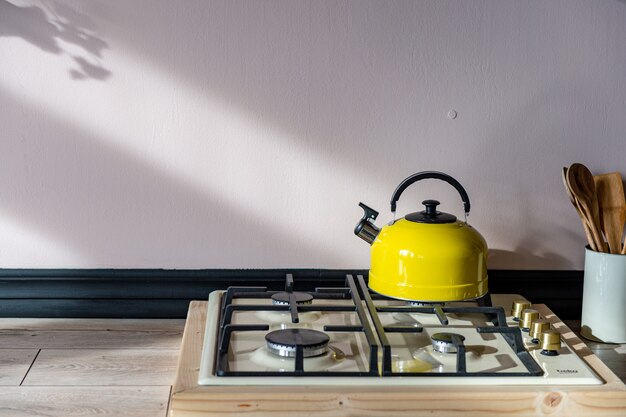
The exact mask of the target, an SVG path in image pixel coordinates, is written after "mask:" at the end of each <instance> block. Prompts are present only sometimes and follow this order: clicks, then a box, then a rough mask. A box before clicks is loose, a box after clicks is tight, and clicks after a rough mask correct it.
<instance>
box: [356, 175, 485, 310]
mask: <svg viewBox="0 0 626 417" xmlns="http://www.w3.org/2000/svg"><path fill="white" fill-rule="evenodd" d="M429 178H432V179H439V180H443V181H445V182H447V183H449V184H450V185H452V186H453V187H454V188H456V190H457V191H458V192H459V194H460V195H461V199H462V201H463V205H464V209H465V218H466V219H467V215H468V214H469V211H470V201H469V197H468V195H467V192H466V191H465V189H464V188H463V186H461V184H460V183H459V182H458V181H457V180H455V179H454V178H452V177H451V176H449V175H447V174H444V173H443V172H436V171H424V172H418V173H417V174H414V175H411V176H410V177H408V178H406V179H405V180H404V181H402V182H401V183H400V185H398V187H397V188H396V190H395V191H394V193H393V196H392V197H391V212H392V213H395V211H396V203H397V202H398V200H399V198H400V195H401V194H402V192H403V191H404V190H405V189H406V188H407V187H408V186H409V185H411V184H413V183H415V182H417V181H420V180H423V179H429ZM422 204H424V206H425V209H424V210H423V211H419V212H415V213H410V214H407V215H406V216H405V217H403V218H401V219H399V220H395V221H393V222H391V223H389V224H388V225H386V226H384V227H383V228H382V229H379V228H378V227H376V226H375V225H374V220H376V217H378V212H377V211H376V210H374V209H371V208H370V207H368V206H366V205H365V204H363V203H359V206H360V207H361V208H363V210H364V211H365V214H364V215H363V218H362V219H361V220H360V221H359V223H358V224H357V225H356V227H355V229H354V233H355V234H356V235H357V236H359V237H360V238H362V239H363V240H365V241H366V242H368V243H370V244H371V265H370V271H369V287H370V289H372V290H373V291H375V292H377V293H379V294H382V295H385V296H388V297H392V298H397V299H401V300H411V301H421V302H426V303H428V302H430V303H433V302H447V301H462V300H471V299H476V298H480V297H483V296H485V295H486V294H487V292H488V288H487V243H486V242H485V239H484V238H483V237H482V236H481V235H480V233H478V231H477V230H476V229H474V228H473V227H472V226H470V225H469V224H467V220H465V221H459V220H457V218H456V217H455V216H453V215H451V214H448V213H443V212H440V211H437V206H438V205H439V202H438V201H436V200H425V201H423V202H422Z"/></svg>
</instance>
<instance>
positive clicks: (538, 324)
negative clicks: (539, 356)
mask: <svg viewBox="0 0 626 417" xmlns="http://www.w3.org/2000/svg"><path fill="white" fill-rule="evenodd" d="M546 330H550V323H549V322H548V321H546V320H535V321H533V324H532V325H531V326H530V337H532V338H533V340H532V342H533V343H539V340H540V339H541V333H543V332H545V331H546Z"/></svg>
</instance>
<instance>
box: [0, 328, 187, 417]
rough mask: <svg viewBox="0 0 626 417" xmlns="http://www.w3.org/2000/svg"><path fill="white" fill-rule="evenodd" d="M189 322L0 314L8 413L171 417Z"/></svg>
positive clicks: (20, 416)
mask: <svg viewBox="0 0 626 417" xmlns="http://www.w3.org/2000/svg"><path fill="white" fill-rule="evenodd" d="M184 325H185V321H184V320H160V319H159V320H105V319H97V320H94V319H0V385H1V386H2V389H0V416H2V417H14V416H15V417H26V416H28V417H36V416H39V417H43V416H46V417H56V416H67V417H73V416H110V417H114V416H115V417H165V416H166V414H167V406H168V401H169V395H170V391H171V384H172V383H173V381H174V374H175V372H176V362H177V360H178V353H179V349H180V342H181V339H182V333H183V328H184Z"/></svg>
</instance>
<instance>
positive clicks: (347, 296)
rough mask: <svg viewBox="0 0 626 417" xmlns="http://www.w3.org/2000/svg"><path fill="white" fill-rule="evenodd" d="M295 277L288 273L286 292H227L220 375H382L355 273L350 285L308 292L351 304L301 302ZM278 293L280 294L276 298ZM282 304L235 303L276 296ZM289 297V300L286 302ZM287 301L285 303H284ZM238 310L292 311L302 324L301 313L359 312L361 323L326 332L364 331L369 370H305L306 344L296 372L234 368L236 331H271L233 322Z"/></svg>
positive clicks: (328, 327)
mask: <svg viewBox="0 0 626 417" xmlns="http://www.w3.org/2000/svg"><path fill="white" fill-rule="evenodd" d="M293 287H294V285H293V276H292V275H291V274H287V277H286V283H285V291H268V290H267V288H266V287H230V288H228V290H227V291H226V294H225V296H224V297H223V300H222V309H221V310H222V319H221V323H220V336H219V341H218V346H219V349H218V354H217V363H216V374H217V375H218V376H344V377H345V376H379V371H378V344H377V341H376V336H375V335H374V330H373V329H372V327H371V325H370V324H369V322H368V319H367V313H366V311H365V308H364V307H363V302H362V300H361V296H360V295H359V290H358V288H357V284H356V283H355V281H354V279H353V278H352V276H347V277H346V288H316V289H315V291H313V292H308V293H306V294H309V295H310V296H312V297H313V299H318V300H337V299H343V300H351V301H352V303H351V304H349V305H342V306H338V305H311V304H302V303H298V299H299V298H301V297H299V294H298V293H295V292H294V291H293ZM276 295H279V296H278V297H276ZM272 296H274V297H273V301H276V299H277V298H278V299H279V300H280V303H278V304H276V303H275V304H272V305H262V304H254V305H251V304H245V305H244V304H233V300H234V299H236V298H240V297H241V298H259V299H263V298H265V299H267V298H272ZM286 300H289V301H288V302H286ZM283 301H284V302H283ZM236 311H289V312H290V314H291V321H292V323H298V322H299V317H298V313H301V312H302V313H304V312H313V311H316V312H324V311H337V312H356V314H357V317H358V320H359V324H358V325H354V326H348V325H333V326H331V325H326V326H324V331H325V332H363V333H364V334H365V337H366V340H367V344H368V347H369V361H368V364H369V365H368V371H366V372H358V371H354V372H346V371H342V372H334V371H305V370H304V347H303V346H302V345H298V346H296V347H295V349H296V352H295V364H294V370H293V371H262V372H257V371H231V370H229V369H228V348H229V346H230V341H231V336H232V334H233V333H234V332H247V331H267V330H269V326H268V325H265V324H250V325H247V324H233V323H232V318H233V313H234V312H236Z"/></svg>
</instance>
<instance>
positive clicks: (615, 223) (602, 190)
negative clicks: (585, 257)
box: [593, 172, 626, 253]
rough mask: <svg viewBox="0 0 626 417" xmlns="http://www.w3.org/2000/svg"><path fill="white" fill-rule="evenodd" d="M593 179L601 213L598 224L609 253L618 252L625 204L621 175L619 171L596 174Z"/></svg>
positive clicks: (620, 244) (619, 250)
mask: <svg viewBox="0 0 626 417" xmlns="http://www.w3.org/2000/svg"><path fill="white" fill-rule="evenodd" d="M593 180H594V183H595V187H596V192H597V195H598V205H599V208H600V213H601V217H600V226H601V227H602V231H603V232H604V236H606V241H607V242H608V244H609V250H610V251H611V253H620V252H621V251H622V234H623V233H624V218H623V207H624V205H626V199H625V198H624V184H623V183H622V175H621V174H620V173H619V172H613V173H610V174H602V175H596V176H594V177H593Z"/></svg>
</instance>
